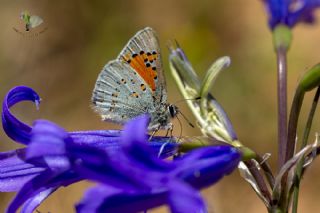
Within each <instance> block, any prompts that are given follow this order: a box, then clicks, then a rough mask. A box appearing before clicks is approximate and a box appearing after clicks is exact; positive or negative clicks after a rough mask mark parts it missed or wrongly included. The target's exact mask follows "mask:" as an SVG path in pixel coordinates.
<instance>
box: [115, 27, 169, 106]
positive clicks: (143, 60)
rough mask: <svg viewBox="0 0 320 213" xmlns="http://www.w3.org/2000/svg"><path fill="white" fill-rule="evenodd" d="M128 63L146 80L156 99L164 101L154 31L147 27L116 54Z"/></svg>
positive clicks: (162, 82) (158, 52) (162, 79)
mask: <svg viewBox="0 0 320 213" xmlns="http://www.w3.org/2000/svg"><path fill="white" fill-rule="evenodd" d="M118 60H120V61H125V62H126V63H128V64H129V65H130V66H131V67H132V68H133V69H134V70H135V71H136V72H137V73H138V74H139V75H140V76H141V77H142V78H143V80H144V81H145V82H146V84H147V85H148V86H149V88H150V89H151V91H152V93H153V95H154V97H155V98H156V99H157V101H159V102H162V103H166V101H167V96H166V91H165V88H166V85H165V79H164V75H163V69H162V62H161V54H160V46H159V42H158V38H157V35H156V32H155V31H154V30H153V29H152V28H150V27H147V28H145V29H143V30H141V31H139V32H138V33H137V34H136V35H135V36H133V38H131V39H130V40H129V42H128V43H127V45H126V46H125V47H124V49H123V50H122V51H121V53H120V54H119V56H118Z"/></svg>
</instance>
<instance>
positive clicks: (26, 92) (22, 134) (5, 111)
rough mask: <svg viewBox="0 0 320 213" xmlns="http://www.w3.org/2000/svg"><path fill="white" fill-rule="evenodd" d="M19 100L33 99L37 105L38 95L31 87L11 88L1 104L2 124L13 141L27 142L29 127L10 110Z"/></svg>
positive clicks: (28, 139) (38, 101)
mask: <svg viewBox="0 0 320 213" xmlns="http://www.w3.org/2000/svg"><path fill="white" fill-rule="evenodd" d="M21 101H33V102H34V103H35V104H36V106H37V107H38V105H39V103H40V97H39V95H38V94H37V93H36V92H35V91H34V90H33V89H31V88H29V87H26V86H18V87H15V88H13V89H11V90H10V91H9V92H8V94H7V95H6V97H5V99H4V101H3V105H2V125H3V129H4V131H5V132H6V133H7V135H8V136H9V137H10V138H11V139H12V140H14V141H16V142H19V143H22V144H28V143H29V141H30V132H31V127H30V126H29V125H27V124H25V123H23V122H21V121H19V120H18V119H17V118H16V117H15V116H14V115H13V114H12V113H11V112H10V107H12V106H13V105H15V104H17V103H19V102H21Z"/></svg>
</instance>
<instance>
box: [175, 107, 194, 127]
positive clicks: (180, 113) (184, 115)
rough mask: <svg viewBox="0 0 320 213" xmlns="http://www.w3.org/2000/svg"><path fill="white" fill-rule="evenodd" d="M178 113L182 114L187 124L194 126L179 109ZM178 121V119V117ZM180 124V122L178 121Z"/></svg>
mask: <svg viewBox="0 0 320 213" xmlns="http://www.w3.org/2000/svg"><path fill="white" fill-rule="evenodd" d="M179 114H180V115H182V117H183V118H184V120H186V121H187V123H188V124H189V126H191V127H192V128H194V125H193V124H192V123H191V121H189V119H188V118H187V117H186V116H185V115H184V114H183V113H182V112H180V111H179ZM177 118H178V117H177ZM178 121H179V122H180V120H179V119H178ZM180 125H181V123H180Z"/></svg>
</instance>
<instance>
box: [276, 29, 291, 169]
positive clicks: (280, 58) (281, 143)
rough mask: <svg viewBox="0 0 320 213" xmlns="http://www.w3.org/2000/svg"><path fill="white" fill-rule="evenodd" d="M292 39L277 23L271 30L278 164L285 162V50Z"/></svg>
mask: <svg viewBox="0 0 320 213" xmlns="http://www.w3.org/2000/svg"><path fill="white" fill-rule="evenodd" d="M291 40H292V35H291V30H290V29H289V28H288V27H286V26H284V25H281V24H280V25H278V26H276V27H275V29H274V30H273V44H274V48H275V52H276V54H277V94H278V147H279V150H278V165H279V168H278V169H279V170H280V168H281V167H282V166H283V165H284V164H285V162H286V160H287V158H286V152H287V147H288V146H287V52H288V50H289V48H290V44H291Z"/></svg>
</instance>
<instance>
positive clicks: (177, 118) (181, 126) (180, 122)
mask: <svg viewBox="0 0 320 213" xmlns="http://www.w3.org/2000/svg"><path fill="white" fill-rule="evenodd" d="M177 120H178V122H179V125H180V135H179V138H178V140H177V141H179V140H180V139H181V137H182V123H181V121H180V119H179V118H178V116H177Z"/></svg>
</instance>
